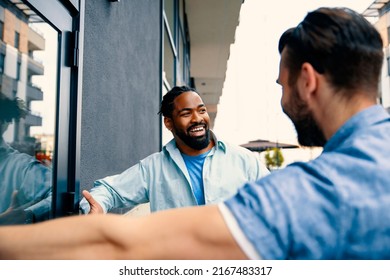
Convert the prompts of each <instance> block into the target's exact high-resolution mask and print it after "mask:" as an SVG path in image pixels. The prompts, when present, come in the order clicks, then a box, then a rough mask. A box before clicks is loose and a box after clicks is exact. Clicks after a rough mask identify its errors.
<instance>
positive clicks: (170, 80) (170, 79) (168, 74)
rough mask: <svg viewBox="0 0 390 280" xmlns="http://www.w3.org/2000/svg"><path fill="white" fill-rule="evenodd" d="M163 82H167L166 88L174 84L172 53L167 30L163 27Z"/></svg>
mask: <svg viewBox="0 0 390 280" xmlns="http://www.w3.org/2000/svg"><path fill="white" fill-rule="evenodd" d="M164 30H165V32H164V75H163V79H164V82H165V83H166V84H167V86H168V88H171V87H172V86H174V84H175V83H174V55H173V50H172V46H171V42H170V40H169V36H168V32H167V30H166V29H164Z"/></svg>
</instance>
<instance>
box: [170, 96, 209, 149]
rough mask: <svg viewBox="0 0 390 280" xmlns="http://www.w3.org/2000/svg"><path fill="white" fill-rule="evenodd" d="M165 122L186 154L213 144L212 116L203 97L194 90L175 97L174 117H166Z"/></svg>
mask: <svg viewBox="0 0 390 280" xmlns="http://www.w3.org/2000/svg"><path fill="white" fill-rule="evenodd" d="M164 123H165V126H166V127H167V128H168V129H169V130H170V131H172V133H173V136H174V138H175V140H176V145H177V146H178V148H179V149H180V150H181V151H182V152H184V153H186V154H190V155H192V154H199V153H202V152H204V151H205V150H207V149H208V148H211V147H212V146H213V143H212V141H210V130H209V123H210V117H209V115H208V113H207V109H206V106H205V105H204V103H203V101H202V99H201V98H200V96H199V95H198V94H197V93H195V92H193V91H188V92H184V93H182V94H180V95H179V96H178V97H176V98H175V100H174V110H173V112H172V117H171V118H169V117H166V118H164Z"/></svg>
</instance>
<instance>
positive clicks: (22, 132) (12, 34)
mask: <svg viewBox="0 0 390 280" xmlns="http://www.w3.org/2000/svg"><path fill="white" fill-rule="evenodd" d="M79 19H80V17H79V1H47V0H46V1H43V0H29V1H20V0H0V22H1V26H0V28H1V29H2V30H1V31H2V32H1V34H0V35H1V38H0V39H1V49H0V71H1V72H0V76H1V77H0V128H1V130H0V132H1V135H0V136H1V139H0V225H4V224H24V223H34V222H40V221H43V220H47V219H50V218H54V217H60V216H66V215H71V214H74V213H77V208H78V207H77V202H78V195H76V193H77V194H78V191H77V192H76V189H77V190H78V183H77V182H78V172H77V170H78V169H77V167H78V162H77V160H76V155H77V154H78V153H77V148H78V142H77V128H78V125H77V112H78V102H77V101H78V89H79V86H78V79H79V77H78V75H79V70H78V68H79V67H78V66H79V65H78V64H79V61H78V47H79V36H78V34H79V32H78V31H79V26H80V24H79V22H80V21H79Z"/></svg>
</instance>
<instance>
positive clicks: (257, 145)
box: [240, 139, 299, 153]
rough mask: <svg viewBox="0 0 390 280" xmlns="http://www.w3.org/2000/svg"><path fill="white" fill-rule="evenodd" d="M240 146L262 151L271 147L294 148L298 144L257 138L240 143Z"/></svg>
mask: <svg viewBox="0 0 390 280" xmlns="http://www.w3.org/2000/svg"><path fill="white" fill-rule="evenodd" d="M240 146H241V147H244V148H247V149H248V150H251V151H253V152H259V153H260V152H263V151H265V150H267V149H271V148H283V149H294V148H299V146H298V145H294V144H285V143H279V142H271V141H268V140H262V139H257V140H253V141H249V142H248V143H245V144H242V145H240Z"/></svg>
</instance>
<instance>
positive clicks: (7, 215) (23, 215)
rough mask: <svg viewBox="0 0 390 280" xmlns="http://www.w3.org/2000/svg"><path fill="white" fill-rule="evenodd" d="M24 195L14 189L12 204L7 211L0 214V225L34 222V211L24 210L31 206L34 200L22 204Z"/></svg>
mask: <svg viewBox="0 0 390 280" xmlns="http://www.w3.org/2000/svg"><path fill="white" fill-rule="evenodd" d="M23 202H24V197H23V196H22V195H21V194H20V192H19V191H14V192H13V193H12V197H11V204H10V206H9V207H8V209H7V210H6V211H4V212H3V213H1V214H0V225H18V224H30V223H32V222H33V217H34V215H33V213H32V212H31V211H30V210H29V211H27V210H24V209H25V208H27V207H29V206H30V205H31V204H33V203H32V202H28V203H25V204H23V205H22V203H23Z"/></svg>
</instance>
